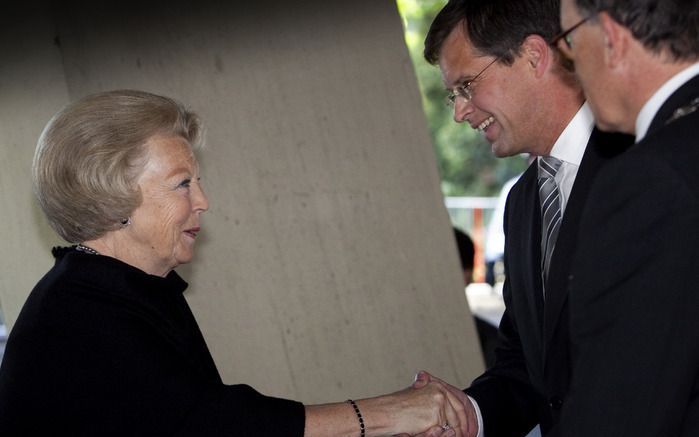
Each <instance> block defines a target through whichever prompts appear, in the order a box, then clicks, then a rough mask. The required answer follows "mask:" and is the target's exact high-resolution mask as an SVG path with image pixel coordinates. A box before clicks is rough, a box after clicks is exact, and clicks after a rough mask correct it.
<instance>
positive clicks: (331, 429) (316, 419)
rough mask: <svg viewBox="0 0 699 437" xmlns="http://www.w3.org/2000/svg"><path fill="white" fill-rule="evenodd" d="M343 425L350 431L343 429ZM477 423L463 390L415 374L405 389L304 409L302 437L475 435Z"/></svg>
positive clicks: (425, 375) (451, 436)
mask: <svg viewBox="0 0 699 437" xmlns="http://www.w3.org/2000/svg"><path fill="white" fill-rule="evenodd" d="M350 404H351V406H350ZM352 416H356V417H352ZM348 423H351V424H352V425H353V426H352V428H346V427H345V426H346V425H347V424H348ZM478 425H479V424H478V416H477V414H476V410H475V408H474V405H473V403H472V402H471V400H470V399H469V397H468V396H467V395H466V394H465V393H464V392H463V391H461V390H459V389H458V388H456V387H454V386H452V385H449V384H447V383H446V382H444V381H442V380H440V379H439V378H436V377H434V376H432V375H430V374H429V373H427V372H424V371H421V372H419V373H418V374H417V375H415V382H413V384H412V386H410V387H408V388H406V389H405V390H401V391H398V392H395V393H391V394H387V395H383V396H378V397H374V398H367V399H361V400H358V401H356V402H355V401H352V400H350V401H348V402H347V403H344V404H327V405H317V406H307V407H306V432H305V434H304V435H305V436H306V437H316V436H318V437H320V436H323V437H327V436H330V435H348V434H347V433H349V435H359V436H360V437H370V436H371V437H374V436H399V437H405V436H418V437H477V435H478ZM352 430H354V431H352ZM356 430H359V433H357V432H356Z"/></svg>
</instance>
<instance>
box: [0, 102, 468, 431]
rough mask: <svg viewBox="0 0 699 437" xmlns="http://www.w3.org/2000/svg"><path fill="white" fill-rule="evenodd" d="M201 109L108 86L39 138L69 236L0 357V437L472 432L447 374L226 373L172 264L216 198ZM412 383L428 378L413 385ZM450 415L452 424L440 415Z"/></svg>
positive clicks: (41, 168) (54, 220)
mask: <svg viewBox="0 0 699 437" xmlns="http://www.w3.org/2000/svg"><path fill="white" fill-rule="evenodd" d="M198 133H199V122H198V120H197V117H196V116H195V115H194V114H193V113H191V112H189V111H188V110H186V109H185V108H184V107H183V106H182V105H180V104H179V103H177V102H175V101H173V100H171V99H169V98H165V97H161V96H157V95H153V94H149V93H144V92H138V91H113V92H106V93H100V94H95V95H92V96H88V97H86V98H84V99H82V100H80V101H78V102H75V103H73V104H70V105H68V106H67V107H66V108H64V109H63V110H62V111H60V112H59V113H58V114H57V115H56V116H54V118H53V119H52V120H51V121H50V122H49V123H48V125H47V126H46V128H45V130H44V132H43V134H42V136H41V138H40V139H39V143H38V146H37V149H36V155H35V158H34V165H33V179H34V188H35V192H36V196H37V198H38V200H39V203H40V205H41V208H42V209H43V211H44V213H45V214H46V216H47V218H48V220H49V222H50V224H51V226H52V227H53V229H54V230H55V231H56V232H57V233H58V234H59V235H60V236H61V237H62V238H63V239H65V240H66V241H68V242H72V243H76V244H75V245H73V246H71V247H67V248H56V249H54V251H53V254H54V256H55V258H56V264H55V266H54V267H53V268H52V269H51V270H50V271H49V272H48V273H47V274H46V275H45V276H44V278H43V279H41V281H39V283H38V284H37V285H36V287H35V288H34V290H33V291H32V292H31V294H30V296H29V298H28V299H27V302H26V303H25V305H24V307H23V309H22V312H21V313H20V315H19V318H18V319H17V322H16V324H15V327H14V329H13V330H12V333H11V334H10V338H9V340H8V343H7V349H6V352H5V359H4V362H3V363H2V367H1V368H0V435H3V436H31V435H54V434H59V435H71V436H87V435H89V436H97V435H99V436H104V435H119V436H136V435H139V436H140V435H143V436H155V435H167V436H171V435H183V436H184V435H187V436H209V435H211V436H214V435H215V436H243V435H244V436H247V435H269V436H303V435H305V436H335V435H337V436H351V435H356V436H365V435H366V436H373V435H391V434H398V433H408V434H416V433H419V432H422V431H425V430H428V431H429V433H433V434H435V435H436V434H442V432H443V431H444V429H448V428H449V427H448V425H446V424H450V425H451V427H452V428H451V429H448V430H447V433H446V434H447V435H462V430H460V429H459V424H461V423H464V422H465V420H464V417H463V414H464V412H463V408H461V406H460V405H461V404H460V402H459V401H458V399H457V398H455V397H454V395H453V394H452V393H450V392H449V389H448V388H446V387H445V386H444V385H443V384H442V383H441V382H439V381H433V382H425V383H424V384H419V386H420V387H421V388H408V389H406V390H403V391H401V392H397V393H393V394H390V395H385V396H381V397H377V398H371V399H363V400H359V401H356V402H355V401H348V402H342V403H337V404H328V405H316V406H304V405H302V404H300V403H298V402H294V401H290V400H283V399H277V398H272V397H267V396H264V395H262V394H260V393H258V392H257V391H255V390H254V389H252V388H251V387H249V386H246V385H225V384H223V382H222V381H221V377H220V376H219V373H218V371H217V370H216V366H215V364H214V362H213V359H212V357H211V355H210V354H209V350H208V348H207V346H206V343H205V341H204V338H203V337H202V335H201V332H200V331H199V328H198V326H197V322H196V321H195V319H194V317H193V315H192V313H191V311H190V309H189V307H188V306H187V303H186V301H185V299H184V297H183V292H184V290H185V288H186V287H187V284H186V283H185V282H184V281H183V280H182V279H181V278H180V277H179V276H178V275H177V273H175V271H174V269H175V268H176V267H177V266H179V265H180V264H183V263H188V262H189V261H191V259H192V257H193V255H194V245H195V242H196V239H197V234H198V233H199V231H200V225H201V215H202V213H203V212H205V211H206V210H207V209H208V207H209V203H208V200H207V198H206V195H205V194H204V192H203V190H202V187H201V185H200V176H199V166H198V165H197V160H196V158H195V156H194V154H193V151H192V147H193V145H196V143H197V138H198ZM416 387H417V385H416ZM440 425H441V426H440Z"/></svg>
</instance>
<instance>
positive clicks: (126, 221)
mask: <svg viewBox="0 0 699 437" xmlns="http://www.w3.org/2000/svg"><path fill="white" fill-rule="evenodd" d="M130 224H131V217H127V218H125V219H124V220H122V221H121V225H122V226H123V227H127V226H128V225H130Z"/></svg>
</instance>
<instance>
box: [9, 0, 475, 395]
mask: <svg viewBox="0 0 699 437" xmlns="http://www.w3.org/2000/svg"><path fill="white" fill-rule="evenodd" d="M83 3H84V4H81V2H73V3H71V6H63V7H62V8H60V9H58V8H50V7H48V6H35V7H26V8H24V9H23V10H21V11H14V12H12V13H9V14H5V16H4V17H3V18H2V20H3V21H6V23H5V25H4V26H0V54H1V55H2V59H3V62H2V63H0V144H2V146H1V148H0V196H1V197H0V198H2V200H3V204H4V206H5V208H2V209H0V221H1V222H2V223H3V237H4V238H3V239H4V241H5V248H4V250H3V251H2V252H1V253H0V299H1V302H2V307H3V310H4V311H5V314H6V316H7V319H8V321H9V323H10V324H11V323H12V322H13V321H14V320H15V318H16V316H17V313H18V311H19V308H20V306H21V304H22V302H23V301H24V299H25V297H26V295H27V293H28V292H29V290H30V289H31V287H32V285H33V284H34V283H35V282H36V281H37V280H38V278H39V277H40V276H41V275H42V274H43V272H45V271H46V270H47V269H48V268H49V267H50V265H51V264H52V260H51V259H50V255H49V248H50V247H51V246H52V245H54V244H57V242H58V240H57V237H55V236H53V235H52V233H51V231H50V229H48V227H47V225H46V223H45V220H44V219H43V217H42V216H41V213H40V212H39V211H38V210H37V208H36V206H35V204H34V203H33V199H32V194H31V187H30V179H29V168H30V163H31V158H32V155H33V148H34V144H35V143H36V139H37V137H38V135H39V133H40V131H41V129H42V127H43V125H44V124H45V123H46V121H47V120H48V119H49V118H50V116H51V114H52V113H53V112H55V111H56V110H57V109H58V108H60V107H61V105H63V104H64V103H66V102H68V101H69V100H72V99H76V98H79V97H81V96H84V95H86V94H89V93H92V92H96V91H100V90H106V89H113V88H138V89H144V90H147V91H151V92H156V93H162V94H165V95H168V96H172V97H175V98H178V99H180V100H182V101H184V102H186V103H187V104H188V105H190V106H191V107H192V108H194V109H195V110H197V112H199V113H200V115H201V116H202V118H203V120H204V122H205V124H206V125H207V129H208V132H207V141H206V142H207V145H206V147H205V149H203V150H202V151H201V152H200V153H199V158H200V161H201V164H202V172H203V176H204V180H205V182H204V184H205V188H206V190H207V193H208V195H209V198H210V203H211V209H210V211H209V212H208V213H207V214H206V215H205V218H204V223H203V238H202V239H200V240H199V243H198V250H197V252H198V253H197V257H196V259H195V261H194V262H193V263H192V264H190V265H187V266H183V267H181V268H179V269H178V271H179V272H180V273H181V274H182V275H183V276H184V277H185V278H186V279H187V280H188V281H189V282H190V284H191V285H190V289H189V291H188V295H187V297H188V300H189V302H190V304H191V306H192V308H193V311H194V313H195V315H196V316H197V319H198V320H199V323H200V326H201V328H202V331H203V332H204V335H205V337H206V339H207V341H208V343H209V346H210V349H211V351H212V354H213V355H214V358H215V360H216V363H217V365H218V367H219V369H220V371H221V374H222V376H223V378H224V380H225V381H226V382H227V383H235V382H241V381H244V382H247V383H249V384H251V385H253V386H255V387H256V388H258V389H259V390H261V391H263V392H265V393H268V394H273V395H277V396H284V397H293V398H296V399H300V400H302V401H305V402H321V401H331V400H342V399H346V398H348V397H362V396H367V395H372V394H378V393H381V392H386V391H392V390H396V389H399V388H402V387H404V386H406V385H408V384H409V383H410V382H411V378H412V375H413V374H414V372H415V371H416V370H418V369H421V368H426V369H429V370H431V371H433V372H435V373H436V374H438V375H440V376H443V377H444V378H445V379H447V380H448V381H450V382H452V383H455V384H459V385H464V384H467V382H468V381H469V380H470V379H471V378H472V377H474V376H476V375H477V373H478V372H479V371H480V370H481V369H482V359H481V355H480V353H479V352H478V348H477V337H476V335H475V332H474V325H473V322H472V319H471V316H470V314H469V312H468V307H467V304H466V301H465V298H464V293H463V287H462V283H461V280H462V279H461V275H460V272H459V265H458V260H457V255H456V249H455V246H454V243H453V240H452V234H451V229H450V225H449V220H448V216H447V213H446V210H445V208H444V206H443V203H442V197H441V193H440V191H439V176H438V174H437V170H436V164H435V157H434V154H433V151H432V147H431V144H430V141H429V138H428V135H427V132H426V127H425V120H424V116H423V114H422V111H421V106H420V96H419V93H418V90H417V85H416V80H415V77H414V73H413V70H412V66H411V63H410V60H409V57H408V53H407V49H406V47H405V44H404V42H403V36H402V27H401V23H400V18H399V16H398V13H397V10H396V6H395V4H394V3H393V2H390V1H375V0H355V1H353V2H329V1H327V0H322V1H321V0H316V1H305V2H291V3H290V2H285V1H281V0H262V1H256V2H252V1H244V2H235V1H233V2H228V4H225V5H224V4H223V3H224V2H220V3H222V4H221V5H215V2H209V3H211V5H209V4H207V2H189V3H185V2H172V1H171V2H163V3H162V5H160V6H158V5H156V3H155V2H150V3H149V5H150V6H147V7H144V6H142V5H140V6H136V5H133V6H131V5H129V4H128V3H123V2H119V3H116V2H115V3H114V5H113V6H109V5H104V4H103V3H102V2H83Z"/></svg>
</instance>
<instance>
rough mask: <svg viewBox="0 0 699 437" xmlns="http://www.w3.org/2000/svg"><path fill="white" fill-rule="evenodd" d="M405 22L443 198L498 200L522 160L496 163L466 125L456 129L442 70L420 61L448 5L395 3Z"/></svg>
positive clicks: (439, 1)
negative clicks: (436, 21)
mask: <svg viewBox="0 0 699 437" xmlns="http://www.w3.org/2000/svg"><path fill="white" fill-rule="evenodd" d="M397 3H398V9H399V11H400V13H401V16H402V17H403V26H404V29H405V41H406V43H407V45H408V49H409V50H410V57H411V58H412V61H413V65H414V66H415V72H416V75H417V79H418V83H419V86H420V91H421V93H422V106H423V109H424V111H425V116H426V118H427V124H428V127H429V131H430V136H431V137H432V142H433V144H434V147H435V152H436V154H437V162H438V165H439V172H440V174H441V177H442V192H443V193H444V195H445V196H496V195H497V194H498V193H499V191H500V187H502V185H503V184H504V183H505V182H506V181H507V180H508V179H510V178H512V177H514V176H516V175H518V174H519V173H521V172H522V171H524V169H526V166H527V163H526V159H525V158H524V157H520V156H515V157H511V158H495V157H494V156H493V154H492V152H491V150H490V145H489V144H488V143H487V142H486V141H485V140H484V139H483V138H482V137H481V135H480V134H479V133H478V132H476V131H475V130H473V129H471V128H470V127H469V126H468V125H467V124H457V123H455V122H454V120H453V118H452V109H451V108H450V107H449V106H447V105H446V103H445V96H446V91H445V90H444V85H443V84H442V78H441V75H440V72H439V68H438V67H435V66H433V65H430V64H428V63H427V61H425V59H424V58H423V56H422V50H423V43H424V40H425V35H426V34H427V30H428V29H429V27H430V23H432V19H433V18H434V16H435V15H437V12H439V10H440V9H442V7H443V6H444V5H445V4H446V0H397Z"/></svg>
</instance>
